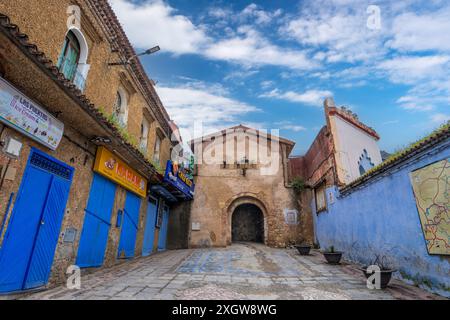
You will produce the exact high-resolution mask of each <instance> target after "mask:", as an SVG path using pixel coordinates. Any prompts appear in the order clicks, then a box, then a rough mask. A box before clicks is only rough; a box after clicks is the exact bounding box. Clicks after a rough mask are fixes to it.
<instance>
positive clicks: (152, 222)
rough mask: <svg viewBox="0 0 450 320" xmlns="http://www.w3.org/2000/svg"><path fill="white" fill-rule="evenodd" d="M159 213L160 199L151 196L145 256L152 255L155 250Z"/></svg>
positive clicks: (144, 248)
mask: <svg viewBox="0 0 450 320" xmlns="http://www.w3.org/2000/svg"><path fill="white" fill-rule="evenodd" d="M157 213H158V200H156V199H154V198H152V197H150V198H149V201H148V207H147V220H146V222H145V233H144V243H143V246H142V255H143V256H144V257H146V256H148V255H150V254H151V253H152V252H153V244H154V241H155V228H156V216H157Z"/></svg>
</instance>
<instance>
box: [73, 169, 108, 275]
mask: <svg viewBox="0 0 450 320" xmlns="http://www.w3.org/2000/svg"><path fill="white" fill-rule="evenodd" d="M116 189H117V186H116V184H114V183H113V182H112V181H110V180H108V179H107V178H105V177H103V176H101V175H99V174H97V173H95V174H94V179H93V180H92V185H91V191H90V194H89V200H88V204H87V208H86V209H85V218H84V224H83V231H82V232H81V237H80V246H79V248H78V255H77V262H76V263H77V265H78V266H79V267H81V268H88V267H100V266H102V265H103V260H104V257H105V250H106V244H107V242H108V234H109V230H110V227H111V216H112V211H113V207H114V199H115V196H116Z"/></svg>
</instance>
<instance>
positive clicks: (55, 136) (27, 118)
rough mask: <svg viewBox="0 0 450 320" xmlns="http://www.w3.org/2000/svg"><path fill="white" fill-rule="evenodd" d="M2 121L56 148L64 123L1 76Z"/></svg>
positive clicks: (0, 100)
mask: <svg viewBox="0 0 450 320" xmlns="http://www.w3.org/2000/svg"><path fill="white" fill-rule="evenodd" d="M0 121H1V122H3V123H4V124H6V125H8V126H11V127H13V128H14V129H16V130H18V131H19V132H21V133H23V134H25V135H26V136H28V137H30V138H31V139H33V140H35V141H37V142H39V143H42V144H43V145H45V146H46V147H48V148H50V149H52V150H56V148H57V147H58V145H59V143H60V141H61V139H62V136H63V133H64V124H63V123H62V122H61V121H58V120H56V118H55V117H53V116H52V115H51V114H50V113H49V112H48V111H46V110H45V109H44V108H42V107H41V106H39V105H38V104H37V103H35V102H33V101H32V100H31V99H30V98H28V97H26V96H25V95H24V94H22V93H21V92H20V91H18V90H17V89H16V88H14V87H13V86H12V85H11V84H10V83H9V82H7V81H6V80H5V79H3V78H2V77H0Z"/></svg>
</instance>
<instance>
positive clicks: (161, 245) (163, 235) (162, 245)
mask: <svg viewBox="0 0 450 320" xmlns="http://www.w3.org/2000/svg"><path fill="white" fill-rule="evenodd" d="M163 210H164V212H163V220H162V225H161V228H160V229H159V238H158V251H164V250H166V244H167V229H168V227H169V207H168V206H164V209H163Z"/></svg>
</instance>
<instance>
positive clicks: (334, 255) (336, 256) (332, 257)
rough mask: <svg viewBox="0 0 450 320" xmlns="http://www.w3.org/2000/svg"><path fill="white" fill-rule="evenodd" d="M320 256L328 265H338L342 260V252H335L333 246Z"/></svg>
mask: <svg viewBox="0 0 450 320" xmlns="http://www.w3.org/2000/svg"><path fill="white" fill-rule="evenodd" d="M322 254H323V256H324V257H325V259H326V260H327V262H328V263H329V264H339V262H340V261H341V258H342V252H341V251H336V250H335V248H334V246H331V247H329V248H328V249H327V250H325V251H324V252H322Z"/></svg>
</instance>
